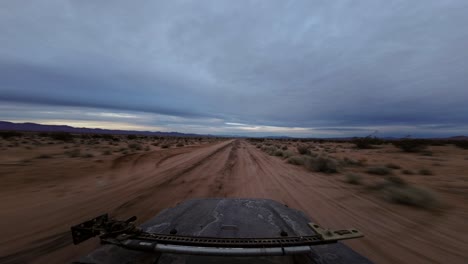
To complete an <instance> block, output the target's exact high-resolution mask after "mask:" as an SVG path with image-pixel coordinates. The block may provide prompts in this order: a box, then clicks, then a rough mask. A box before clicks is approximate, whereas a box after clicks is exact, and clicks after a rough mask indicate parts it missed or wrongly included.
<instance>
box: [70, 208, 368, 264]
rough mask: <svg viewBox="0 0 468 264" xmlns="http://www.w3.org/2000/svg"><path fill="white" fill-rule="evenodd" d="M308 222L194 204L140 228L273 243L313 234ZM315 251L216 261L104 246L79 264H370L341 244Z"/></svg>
mask: <svg viewBox="0 0 468 264" xmlns="http://www.w3.org/2000/svg"><path fill="white" fill-rule="evenodd" d="M309 222H310V219H309V218H308V217H307V216H306V215H304V213H302V212H300V211H298V210H295V209H292V208H288V207H287V206H286V205H284V204H281V203H278V202H275V201H273V200H268V199H193V200H188V201H185V202H183V203H180V204H178V205H177V206H176V207H174V208H168V209H165V210H163V211H162V212H161V213H159V214H158V215H157V216H156V217H154V218H152V219H151V220H149V221H147V222H146V223H144V224H143V225H141V227H142V228H143V229H144V230H145V231H147V232H151V233H159V234H174V233H176V234H177V235H181V236H199V237H219V238H228V237H231V238H236V237H237V238H265V237H270V238H271V237H282V236H283V237H284V236H292V237H296V236H308V235H314V234H315V233H314V231H313V230H312V229H311V228H310V227H309V226H308V223H309ZM325 225H326V223H325ZM312 248H313V249H312V252H311V253H310V254H306V255H301V256H276V257H273V256H272V257H213V256H192V255H181V254H169V253H162V254H159V253H148V252H141V251H133V250H128V249H125V248H121V247H118V246H115V245H103V246H101V247H99V248H98V249H96V250H95V251H93V252H92V253H90V254H89V255H87V256H85V257H83V258H81V259H80V260H79V261H78V262H77V263H96V264H98V263H99V264H107V263H125V264H129V263H353V264H357V263H360V264H361V263H362V264H369V263H371V262H369V261H368V260H367V259H366V258H364V257H362V256H360V255H359V254H357V253H356V252H354V251H353V250H351V249H350V248H348V247H346V246H345V245H344V244H342V243H339V242H338V243H334V244H328V245H318V246H314V247H312Z"/></svg>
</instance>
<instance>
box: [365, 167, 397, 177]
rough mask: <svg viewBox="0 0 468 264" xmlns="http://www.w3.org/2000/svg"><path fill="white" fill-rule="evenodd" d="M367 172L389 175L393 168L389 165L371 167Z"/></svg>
mask: <svg viewBox="0 0 468 264" xmlns="http://www.w3.org/2000/svg"><path fill="white" fill-rule="evenodd" d="M366 172H367V173H369V174H376V175H389V174H391V173H392V170H390V169H389V168H387V167H370V168H368V169H367V170H366Z"/></svg>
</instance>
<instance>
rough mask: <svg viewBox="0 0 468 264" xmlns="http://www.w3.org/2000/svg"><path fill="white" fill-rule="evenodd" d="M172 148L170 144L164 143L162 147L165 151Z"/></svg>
mask: <svg viewBox="0 0 468 264" xmlns="http://www.w3.org/2000/svg"><path fill="white" fill-rule="evenodd" d="M170 147H171V144H169V143H164V144H162V145H161V148H163V149H166V148H170Z"/></svg>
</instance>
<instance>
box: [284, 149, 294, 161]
mask: <svg viewBox="0 0 468 264" xmlns="http://www.w3.org/2000/svg"><path fill="white" fill-rule="evenodd" d="M293 155H294V153H293V152H292V151H289V150H285V151H283V158H285V159H287V158H289V157H292V156H293Z"/></svg>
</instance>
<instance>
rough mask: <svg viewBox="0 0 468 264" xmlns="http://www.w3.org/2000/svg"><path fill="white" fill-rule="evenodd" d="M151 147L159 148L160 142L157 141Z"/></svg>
mask: <svg viewBox="0 0 468 264" xmlns="http://www.w3.org/2000/svg"><path fill="white" fill-rule="evenodd" d="M151 145H153V146H155V147H157V146H159V142H157V141H156V142H153V143H152V144H151Z"/></svg>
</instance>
